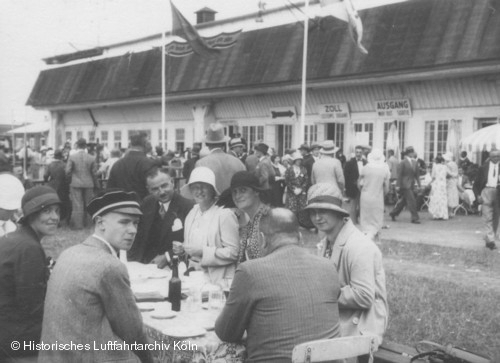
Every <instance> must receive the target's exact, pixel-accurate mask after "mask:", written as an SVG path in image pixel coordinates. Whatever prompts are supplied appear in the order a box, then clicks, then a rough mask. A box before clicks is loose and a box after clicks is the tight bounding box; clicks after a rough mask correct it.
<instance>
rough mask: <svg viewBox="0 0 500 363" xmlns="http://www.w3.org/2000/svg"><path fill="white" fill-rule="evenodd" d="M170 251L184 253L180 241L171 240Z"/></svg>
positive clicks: (177, 253) (178, 253)
mask: <svg viewBox="0 0 500 363" xmlns="http://www.w3.org/2000/svg"><path fill="white" fill-rule="evenodd" d="M172 252H173V253H174V254H175V255H182V254H183V253H184V245H183V244H182V242H179V241H173V242H172Z"/></svg>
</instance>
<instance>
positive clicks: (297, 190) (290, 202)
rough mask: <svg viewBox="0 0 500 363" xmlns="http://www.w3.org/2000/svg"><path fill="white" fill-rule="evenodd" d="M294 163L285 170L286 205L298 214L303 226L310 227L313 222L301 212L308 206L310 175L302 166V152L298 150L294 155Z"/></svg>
mask: <svg viewBox="0 0 500 363" xmlns="http://www.w3.org/2000/svg"><path fill="white" fill-rule="evenodd" d="M292 159H293V164H292V165H291V166H290V167H289V168H288V169H287V171H286V172H285V185H286V202H285V207H286V208H288V209H290V210H291V211H292V212H294V213H295V214H296V215H297V218H298V220H299V223H300V225H301V226H304V227H307V228H310V227H311V222H310V221H309V220H308V218H303V217H302V214H300V213H299V211H300V210H301V209H303V208H304V207H305V206H306V202H307V185H308V184H309V177H308V175H307V170H306V168H305V167H303V166H302V154H301V153H300V151H296V152H295V153H293V155H292Z"/></svg>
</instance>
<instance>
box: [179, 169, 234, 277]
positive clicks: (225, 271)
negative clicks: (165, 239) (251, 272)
mask: <svg viewBox="0 0 500 363" xmlns="http://www.w3.org/2000/svg"><path fill="white" fill-rule="evenodd" d="M182 193H183V194H184V195H186V196H187V197H189V196H191V197H192V198H193V199H194V201H195V202H196V204H195V206H194V207H193V209H191V211H190V212H189V214H188V215H187V216H186V221H185V223H184V245H183V247H184V251H185V252H186V254H187V255H188V256H189V267H190V268H192V267H194V268H195V270H201V271H204V272H205V273H206V274H207V275H208V278H209V280H210V282H211V283H213V284H222V283H223V281H224V279H227V278H232V277H233V276H234V271H235V266H236V262H237V260H238V252H239V231H238V220H237V218H236V215H235V214H234V212H233V211H232V210H231V209H226V208H223V207H221V206H217V205H216V204H215V202H216V201H217V197H218V195H219V192H218V191H217V189H216V187H215V175H214V173H213V171H212V170H211V169H209V168H207V167H203V166H200V167H197V168H194V169H193V172H192V173H191V176H190V177H189V183H188V184H187V185H186V186H184V187H183V190H182Z"/></svg>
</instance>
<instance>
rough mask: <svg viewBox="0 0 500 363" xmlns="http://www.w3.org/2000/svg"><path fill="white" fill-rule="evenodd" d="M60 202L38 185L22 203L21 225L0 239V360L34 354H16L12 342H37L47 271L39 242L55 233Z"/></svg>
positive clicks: (25, 196)
mask: <svg viewBox="0 0 500 363" xmlns="http://www.w3.org/2000/svg"><path fill="white" fill-rule="evenodd" d="M60 204H61V201H60V200H59V197H58V196H57V194H56V192H55V190H54V189H52V188H50V187H47V186H37V187H34V188H32V189H29V190H28V191H27V192H26V193H25V194H24V196H23V197H22V200H21V208H22V211H23V217H22V219H21V221H20V223H21V226H20V227H19V228H18V229H17V230H16V231H14V232H11V233H9V234H7V235H5V236H3V237H2V238H0V291H1V292H2V293H0V306H2V308H1V309H0V327H1V328H0V361H2V362H3V360H2V357H3V358H6V357H19V356H31V355H36V353H37V352H36V351H35V350H25V349H24V348H22V344H21V349H19V350H17V351H15V350H12V348H11V343H12V342H13V341H15V340H17V341H21V342H23V341H25V342H28V341H29V342H36V343H38V342H39V340H40V334H41V331H42V317H43V306H44V298H45V292H46V289H47V280H48V277H49V270H48V267H47V260H46V257H45V252H44V251H43V248H42V246H41V245H40V241H41V240H42V238H43V237H46V236H52V235H54V234H55V233H56V230H57V226H58V224H59V207H60ZM4 354H6V356H5V355H4Z"/></svg>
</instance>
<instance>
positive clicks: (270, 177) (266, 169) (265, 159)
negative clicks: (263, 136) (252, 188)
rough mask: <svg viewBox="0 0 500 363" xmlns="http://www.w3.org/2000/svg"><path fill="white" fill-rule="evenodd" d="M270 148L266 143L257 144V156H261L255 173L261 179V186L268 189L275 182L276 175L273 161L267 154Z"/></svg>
mask: <svg viewBox="0 0 500 363" xmlns="http://www.w3.org/2000/svg"><path fill="white" fill-rule="evenodd" d="M268 150H269V146H267V145H266V144H264V143H260V144H258V145H257V146H255V156H257V158H259V163H258V164H257V167H256V168H255V172H254V174H255V175H256V176H257V178H258V179H259V184H260V186H261V188H264V189H266V190H270V189H271V185H272V184H274V177H275V176H276V172H275V171H274V166H273V163H272V162H271V159H270V158H269V155H268V154H267V152H268Z"/></svg>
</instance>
